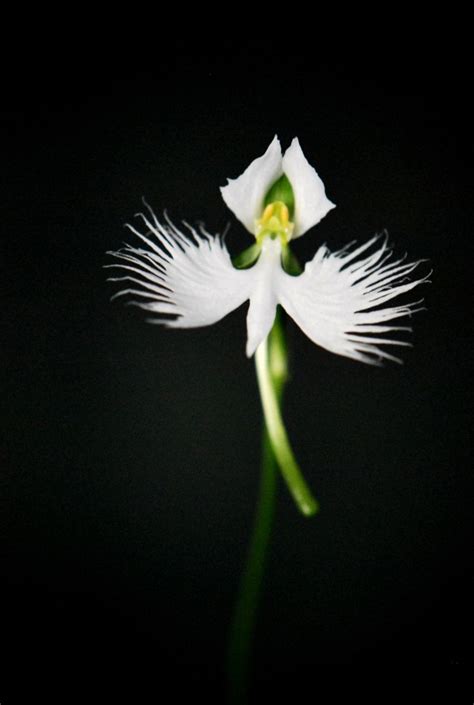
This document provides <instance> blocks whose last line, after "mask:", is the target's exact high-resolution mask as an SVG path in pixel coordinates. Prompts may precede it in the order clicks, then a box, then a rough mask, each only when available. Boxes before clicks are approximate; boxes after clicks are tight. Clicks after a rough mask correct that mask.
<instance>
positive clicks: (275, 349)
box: [255, 318, 319, 516]
mask: <svg viewBox="0 0 474 705" xmlns="http://www.w3.org/2000/svg"><path fill="white" fill-rule="evenodd" d="M255 365H256V369H257V379H258V386H259V390H260V397H261V400H262V407H263V414H264V416H265V425H266V427H267V430H268V435H269V438H270V442H271V444H272V448H273V452H274V454H275V458H276V461H277V463H278V465H279V467H280V471H281V474H282V475H283V477H284V479H285V482H286V484H287V485H288V489H289V490H290V492H291V494H292V495H293V498H294V500H295V502H296V504H297V505H298V508H299V509H300V511H301V512H302V513H303V514H304V515H305V516H312V515H313V514H316V512H317V511H318V509H319V505H318V502H317V500H316V499H315V498H314V497H313V495H312V494H311V490H310V489H309V487H308V485H307V484H306V481H305V479H304V477H303V475H302V474H301V470H300V467H299V465H298V463H297V461H296V458H295V456H294V454H293V450H292V448H291V445H290V441H289V440H288V435H287V433H286V429H285V425H284V423H283V419H282V416H281V411H280V394H281V392H280V389H279V387H280V385H281V386H283V384H284V381H285V380H286V346H285V342H284V337H283V332H282V329H281V323H280V321H279V318H277V319H276V320H275V324H274V327H273V329H272V332H271V334H270V336H269V338H267V339H266V340H264V341H263V343H261V344H260V345H259V347H258V348H257V352H256V353H255ZM275 365H277V366H278V368H279V369H280V374H281V375H282V377H281V379H277V383H276V384H275V377H276V374H275V371H274V367H275Z"/></svg>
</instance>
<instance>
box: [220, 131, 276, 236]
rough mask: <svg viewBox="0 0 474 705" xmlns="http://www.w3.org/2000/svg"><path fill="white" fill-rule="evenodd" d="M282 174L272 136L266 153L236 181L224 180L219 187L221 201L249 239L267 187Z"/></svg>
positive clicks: (260, 211) (259, 213)
mask: <svg viewBox="0 0 474 705" xmlns="http://www.w3.org/2000/svg"><path fill="white" fill-rule="evenodd" d="M282 174H283V171H282V157H281V147H280V142H279V140H278V137H277V136H276V135H275V137H274V138H273V141H272V143H271V144H270V146H269V147H268V149H267V151H266V152H265V154H264V155H262V156H261V157H258V159H254V161H253V162H252V163H251V164H250V165H249V166H248V167H247V168H246V170H245V171H244V172H243V174H241V175H240V176H239V177H237V179H228V183H227V186H222V187H221V194H222V198H223V199H224V201H225V203H226V205H227V206H228V208H230V210H231V211H232V212H233V213H234V215H235V216H236V217H237V218H238V219H239V220H240V222H241V223H243V225H245V227H246V228H247V230H248V231H249V232H251V233H252V235H254V234H255V220H256V219H257V218H260V216H261V215H262V211H263V200H264V198H265V196H266V194H267V192H268V191H269V189H270V187H271V186H272V185H273V184H274V183H275V181H276V180H277V179H279V178H280V176H281V175H282Z"/></svg>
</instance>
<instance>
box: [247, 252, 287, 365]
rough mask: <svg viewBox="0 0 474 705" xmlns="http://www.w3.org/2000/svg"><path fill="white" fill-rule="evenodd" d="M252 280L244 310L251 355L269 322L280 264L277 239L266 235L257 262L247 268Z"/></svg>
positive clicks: (248, 347) (268, 330) (275, 302)
mask: <svg viewBox="0 0 474 705" xmlns="http://www.w3.org/2000/svg"><path fill="white" fill-rule="evenodd" d="M247 271H248V272H252V275H253V282H252V291H251V294H250V306H249V311H248V314H247V350H246V352H247V357H251V356H252V355H253V354H254V352H255V350H256V349H257V348H258V346H259V345H260V343H261V342H263V340H265V338H266V337H267V335H268V334H269V333H270V330H271V328H272V326H273V321H274V320H275V313H276V307H277V303H278V300H277V294H276V292H277V291H278V288H279V280H280V276H281V274H282V273H283V270H282V268H281V243H280V240H271V239H270V238H266V239H265V240H264V242H263V246H262V251H261V253H260V257H259V259H258V261H257V263H256V264H255V265H254V266H253V267H252V268H251V269H249V270H247Z"/></svg>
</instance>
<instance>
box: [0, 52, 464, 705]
mask: <svg viewBox="0 0 474 705" xmlns="http://www.w3.org/2000/svg"><path fill="white" fill-rule="evenodd" d="M279 57H280V58H276V55H275V51H274V45H273V44H271V43H265V42H263V43H262V42H260V41H254V42H248V41H247V42H244V43H242V44H232V45H229V46H227V47H225V48H223V49H222V52H218V51H216V52H215V53H212V52H208V53H207V54H206V53H202V52H199V51H198V50H197V49H196V48H195V47H193V48H190V47H189V45H187V44H186V43H185V42H179V41H178V42H175V43H173V44H171V43H170V44H169V46H167V47H166V49H165V50H161V51H160V53H159V55H157V56H156V57H155V60H154V61H153V62H152V61H151V60H150V58H148V59H147V60H146V61H143V62H142V65H141V68H138V69H134V68H131V67H130V65H129V64H128V62H127V61H125V60H122V61H119V60H117V61H106V60H104V61H102V62H100V61H98V62H97V61H95V60H94V61H93V60H92V59H91V58H89V60H86V59H85V58H84V56H82V57H81V59H80V60H78V59H77V57H76V58H72V57H71V56H69V55H64V54H62V55H61V57H58V56H55V57H54V58H51V59H50V60H47V59H44V57H43V60H42V61H38V62H32V63H31V64H30V65H29V68H28V70H27V71H20V70H18V73H17V74H15V75H14V76H11V77H10V83H9V84H8V85H7V87H6V89H5V92H4V95H6V96H7V100H6V102H5V109H4V113H3V124H4V129H2V132H3V134H4V136H6V151H5V153H4V154H6V156H7V159H6V160H4V161H6V164H7V170H6V173H5V179H4V188H3V195H5V194H6V205H5V206H4V208H3V211H4V215H3V216H2V222H3V226H4V227H3V228H2V229H3V231H4V232H3V235H4V238H3V245H2V260H3V273H2V280H3V291H4V293H3V295H2V299H3V302H4V303H3V305H2V318H3V324H2V328H3V330H4V334H5V341H4V342H3V343H2V346H1V347H2V353H3V357H4V362H3V363H2V367H3V370H2V372H3V374H4V375H5V379H4V388H6V392H5V393H4V395H3V396H4V399H3V401H4V405H5V414H4V418H3V421H2V430H3V431H4V432H5V441H6V444H5V449H6V451H5V455H6V463H5V464H4V466H3V469H2V474H1V494H0V502H1V509H2V525H3V528H2V554H1V563H0V565H1V571H2V574H3V577H2V581H1V582H2V591H4V596H3V598H2V603H1V604H2V612H3V614H2V618H1V622H2V643H3V646H4V647H5V653H4V655H3V659H2V668H3V671H4V674H3V676H2V677H3V679H4V681H3V682H2V684H1V685H0V688H3V689H4V691H5V693H10V695H11V702H21V700H20V699H17V700H15V693H16V694H17V696H16V697H17V698H18V693H19V692H20V690H19V689H21V687H23V686H24V685H25V683H29V684H32V683H33V684H34V688H35V689H36V691H37V692H39V693H45V692H47V693H49V697H50V698H52V697H53V695H58V694H59V695H60V694H61V693H63V692H64V693H67V697H66V696H64V702H67V701H68V698H69V700H70V699H71V697H72V696H71V694H74V692H76V691H77V690H78V689H84V690H85V692H87V691H89V697H88V698H87V697H86V699H85V702H92V701H93V698H92V696H91V695H90V693H91V692H92V683H93V682H94V679H95V678H97V677H99V682H100V683H101V684H102V685H103V686H104V687H105V688H108V687H111V684H112V683H114V685H115V686H117V685H118V686H119V687H122V684H123V685H124V686H125V684H126V683H127V682H129V681H133V682H135V683H141V682H147V681H152V682H154V683H155V684H157V683H159V684H160V687H161V685H162V684H163V683H165V682H168V680H173V683H174V688H175V691H174V692H175V693H180V692H181V690H182V689H184V688H186V686H188V685H193V684H200V685H201V686H205V692H206V694H207V698H208V699H212V698H213V697H215V699H216V701H218V702H222V701H223V692H224V690H223V689H224V672H223V659H224V657H223V654H224V650H225V641H226V631H227V628H228V624H229V620H230V614H231V609H232V603H233V599H234V597H235V593H236V588H237V583H238V578H239V572H240V569H241V567H242V563H243V559H244V555H245V548H246V545H247V540H248V538H249V532H250V527H251V522H252V516H253V511H254V506H255V502H256V492H257V484H258V463H259V437H260V423H261V420H260V409H259V401H258V396H257V390H256V384H255V379H254V370H253V365H252V362H251V361H248V360H247V359H246V357H245V354H244V346H245V307H243V308H242V309H241V310H239V311H237V312H234V313H233V314H231V315H230V316H229V317H227V318H226V319H225V320H224V321H222V322H221V323H219V324H217V325H215V326H213V327H210V328H204V329H199V330H194V331H170V330H165V329H161V328H159V327H155V326H149V325H146V324H145V322H144V320H143V319H144V316H143V312H140V311H139V310H138V309H133V308H126V307H123V306H122V304H121V303H120V302H115V303H112V304H111V303H109V297H110V295H111V294H112V293H113V291H114V289H113V286H112V285H110V284H106V283H105V277H106V271H105V270H103V269H102V265H103V264H105V263H106V262H107V257H106V255H105V252H106V250H109V249H117V248H118V247H119V246H120V245H121V242H122V241H123V240H127V241H131V238H132V236H130V235H129V234H126V233H125V231H124V230H123V229H122V225H123V223H124V222H125V221H129V220H131V219H132V218H133V214H134V213H135V212H136V211H137V210H140V209H141V207H142V206H141V198H142V196H146V198H147V199H148V201H149V202H150V203H151V204H152V205H153V207H154V208H155V210H156V211H157V212H161V211H162V210H163V209H165V208H166V209H167V210H168V211H169V213H170V215H171V217H173V218H174V219H175V220H179V219H181V218H186V219H187V220H189V221H191V222H196V221H199V220H203V221H205V222H206V224H207V226H208V228H209V229H210V230H211V231H216V232H217V231H222V229H223V228H224V227H225V226H226V224H227V223H228V222H229V221H230V222H231V229H230V232H229V234H228V236H227V244H228V247H229V249H230V250H231V251H232V252H233V253H236V252H238V251H239V250H240V249H242V248H243V247H245V246H246V245H247V244H249V243H250V240H249V237H248V235H247V234H246V233H245V231H244V230H243V228H242V227H241V226H240V224H238V223H237V222H236V221H235V219H234V218H233V217H232V215H231V214H230V213H229V211H227V210H226V207H225V205H224V203H223V202H222V200H221V197H220V194H219V190H218V187H219V186H221V185H223V184H224V183H225V180H226V178H227V177H235V176H237V175H238V174H240V173H241V171H242V170H243V169H244V168H245V166H247V164H248V163H249V162H250V161H251V160H252V159H254V158H255V157H256V156H258V155H260V154H262V153H263V152H264V150H265V149H266V147H267V146H268V144H269V142H270V141H271V139H272V138H273V135H274V134H276V133H277V134H278V135H279V137H280V139H281V140H282V143H283V146H284V147H286V146H288V145H289V142H290V140H291V138H292V137H294V136H295V135H297V136H298V137H299V139H300V142H301V144H302V147H303V149H304V151H305V154H306V155H307V157H308V159H309V161H310V162H311V163H312V164H314V165H315V166H316V168H317V170H318V172H319V173H320V175H321V177H322V178H323V180H324V182H325V185H326V189H327V194H328V196H329V198H330V199H331V200H332V201H334V202H335V203H336V204H337V208H336V209H335V210H334V211H332V212H331V213H330V214H329V215H328V216H327V217H326V218H325V219H324V220H323V221H322V222H321V224H320V225H318V226H317V227H316V228H315V229H314V230H312V231H310V232H309V233H308V234H307V235H306V236H305V237H304V238H302V239H301V240H298V242H297V243H295V251H296V253H297V254H298V256H299V257H300V258H301V259H302V260H303V261H305V260H307V259H309V258H310V257H312V255H313V254H314V252H315V250H316V248H317V247H318V245H319V244H321V243H322V242H327V243H328V245H329V246H330V247H331V248H332V249H334V248H337V247H340V246H342V245H344V244H345V243H347V242H348V241H350V240H353V239H357V240H361V241H363V240H365V239H367V238H369V237H370V236H372V235H373V234H374V233H375V232H380V231H381V230H383V229H385V228H386V229H387V230H388V231H389V234H390V238H391V240H392V242H393V243H394V244H395V245H396V248H397V249H396V251H397V252H399V253H400V254H402V253H403V252H405V251H407V252H408V253H409V257H410V258H412V259H418V258H424V257H426V258H429V259H430V264H429V265H426V267H427V268H429V267H433V269H434V273H433V276H432V281H433V283H432V284H431V285H426V286H424V288H423V292H422V294H423V295H424V296H425V300H426V306H427V311H426V312H422V313H419V314H417V315H416V317H415V318H414V320H413V327H414V333H413V335H412V341H413V343H414V348H413V349H407V350H403V351H402V352H403V357H404V359H405V365H404V366H403V367H399V366H397V365H395V364H387V365H386V366H385V367H384V368H383V369H375V368H371V367H366V366H363V365H361V364H358V363H356V362H354V361H351V360H348V359H345V358H342V357H337V356H335V355H331V354H330V353H328V352H326V351H324V350H322V349H320V348H318V347H316V346H315V345H313V344H312V343H311V342H310V341H309V340H307V339H306V338H305V337H304V335H303V334H302V333H301V332H300V331H299V330H298V329H297V328H296V326H295V325H293V323H292V322H289V323H288V335H289V343H290V350H291V363H292V380H291V384H290V386H289V388H288V393H287V399H286V409H285V415H286V419H287V424H288V429H289V432H290V437H291V439H292V442H293V446H294V448H295V450H296V453H297V456H298V458H299V460H300V463H301V465H302V467H303V469H304V471H305V474H306V477H307V479H308V481H309V483H310V484H311V486H312V487H313V488H314V491H315V493H316V495H317V496H318V498H319V500H320V502H321V507H322V509H321V513H320V514H319V515H318V516H317V517H316V518H314V519H311V520H306V519H304V518H302V517H301V516H300V515H299V514H298V513H297V511H296V509H295V507H294V505H293V502H292V501H291V499H290V497H289V495H288V492H287V491H286V488H285V487H283V485H281V486H280V493H279V498H278V510H277V516H276V523H275V529H274V534H273V540H272V544H271V550H270V555H269V561H268V568H267V574H266V582H265V591H264V598H263V603H262V606H261V610H260V614H259V621H258V629H257V635H256V641H255V652H254V667H255V672H254V683H255V688H258V686H259V685H260V686H263V687H265V686H266V687H270V684H273V685H275V684H277V685H278V683H279V682H280V681H281V680H282V679H285V678H290V679H296V680H297V681H298V682H299V684H300V687H304V686H301V684H304V683H307V682H308V681H312V680H313V679H315V678H317V676H318V673H321V672H323V671H324V667H326V666H328V665H356V666H358V667H361V668H370V669H379V668H380V667H386V666H392V667H393V666H395V667H396V668H401V669H405V668H412V667H415V668H420V667H421V668H425V667H428V668H433V667H438V666H441V667H443V666H455V667H458V668H461V667H463V666H464V665H466V664H468V663H470V650H469V646H470V641H471V634H470V628H471V627H470V612H469V609H470V608H469V605H470V602H471V591H472V561H471V558H470V540H469V538H470V531H471V528H472V526H471V514H472V483H471V479H470V477H471V474H470V466H469V462H468V457H469V456H468V443H469V439H468V418H469V409H468V407H469V391H468V374H467V372H468V365H469V360H470V356H471V346H470V343H469V324H470V317H471V309H470V307H469V308H468V306H467V302H466V299H467V292H468V290H467V279H468V272H469V271H470V267H471V264H470V263H471V254H472V252H469V251H468V248H469V247H470V242H471V238H472V219H471V216H472V205H471V200H472V178H471V176H472V172H471V164H472V162H471V160H470V158H468V156H467V155H468V150H469V148H470V144H469V142H468V138H467V132H466V131H465V130H464V124H465V121H466V118H465V104H464V99H463V96H464V95H465V94H466V92H467V85H468V84H467V83H466V81H467V79H466V78H465V74H464V72H463V67H464V59H463V57H461V56H460V55H459V54H456V53H452V54H451V55H450V58H449V61H447V60H446V57H443V58H438V59H437V58H436V56H435V55H434V54H431V53H430V52H428V53H426V52H423V51H421V50H420V52H419V53H414V54H413V55H410V56H409V57H408V56H407V55H404V58H403V61H401V60H399V58H392V59H391V58H390V57H389V56H388V57H387V55H385V56H382V55H381V53H378V54H376V57H372V58H371V59H369V60H367V61H362V60H360V61H354V60H353V57H351V56H348V57H347V58H346V59H341V58H339V59H333V58H332V57H326V58H325V59H324V60H321V59H319V58H317V57H316V56H314V55H312V53H311V51H305V52H301V54H298V53H297V52H295V51H293V52H290V53H289V54H288V55H287V56H285V55H283V56H282V54H281V52H280V53H279ZM7 89H8V90H7ZM423 266H425V265H423ZM426 271H427V270H426ZM62 677H65V678H66V682H67V685H66V686H65V687H66V689H67V690H66V691H62V690H61V687H62V686H60V685H59V683H60V678H62ZM96 689H97V683H96V684H95V685H94V692H95V693H96V692H97V690H96ZM268 692H269V691H268ZM5 702H10V701H9V700H8V699H6V700H5ZM139 702H141V701H139Z"/></svg>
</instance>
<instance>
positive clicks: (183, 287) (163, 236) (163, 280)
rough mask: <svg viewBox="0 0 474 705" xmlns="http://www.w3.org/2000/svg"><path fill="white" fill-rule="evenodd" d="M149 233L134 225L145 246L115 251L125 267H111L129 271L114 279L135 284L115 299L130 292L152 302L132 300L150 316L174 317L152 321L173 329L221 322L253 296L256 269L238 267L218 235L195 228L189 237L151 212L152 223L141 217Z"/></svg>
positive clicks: (128, 246)
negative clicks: (145, 233) (251, 292)
mask: <svg viewBox="0 0 474 705" xmlns="http://www.w3.org/2000/svg"><path fill="white" fill-rule="evenodd" d="M139 215H140V216H141V217H142V218H143V221H144V223H145V225H146V227H147V229H148V232H147V235H146V236H145V235H143V234H141V233H140V232H139V231H138V230H136V229H135V228H133V227H132V226H130V225H129V226H128V227H129V228H130V230H131V231H132V232H133V233H135V235H137V237H139V238H140V239H141V240H142V241H143V242H144V243H145V246H146V247H144V248H143V247H140V248H136V247H131V246H130V245H126V246H125V248H123V249H122V250H119V251H118V252H111V253H109V254H112V255H114V256H115V257H117V258H118V259H119V260H121V262H120V264H114V265H109V266H111V267H118V268H120V269H122V270H126V272H127V274H126V275H125V276H123V277H118V278H112V279H111V281H129V282H132V283H134V284H135V285H136V287H133V288H126V289H124V290H122V291H120V292H118V294H116V295H115V296H122V295H126V294H131V295H134V296H138V297H140V298H143V299H146V300H147V301H144V302H142V301H133V302H132V303H134V304H135V305H137V306H140V308H143V309H145V310H147V311H150V312H151V313H156V314H172V315H176V316H177V318H176V319H175V320H173V319H163V318H158V319H156V318H154V319H150V322H152V323H164V324H165V325H167V326H169V327H172V328H196V327H199V326H208V325H211V324H212V323H216V322H217V321H219V320H220V319H221V318H223V317H224V316H226V315H227V314H228V313H230V312H231V311H233V310H234V309H236V308H237V307H238V306H240V305H241V304H242V303H244V301H246V299H248V298H249V296H250V291H251V288H252V285H253V283H254V277H255V275H254V273H253V270H250V269H249V270H237V269H235V268H234V267H233V265H232V262H231V259H230V256H229V253H228V251H227V248H226V247H225V245H224V244H223V242H222V240H221V239H220V238H219V237H217V236H216V237H214V236H212V235H210V234H209V233H207V232H206V231H205V230H201V231H200V232H199V233H197V232H196V231H195V230H194V229H193V228H191V227H190V226H186V227H187V228H188V230H189V232H190V235H189V236H185V235H184V234H183V233H182V232H180V231H179V230H178V229H177V228H176V227H175V226H174V225H173V224H172V223H171V221H169V220H168V221H167V224H166V225H163V224H162V223H160V222H159V221H158V220H157V219H156V217H155V216H154V214H153V213H152V212H151V215H152V218H153V222H152V223H151V222H150V221H149V220H148V219H147V218H146V217H145V216H144V215H142V214H139Z"/></svg>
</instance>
